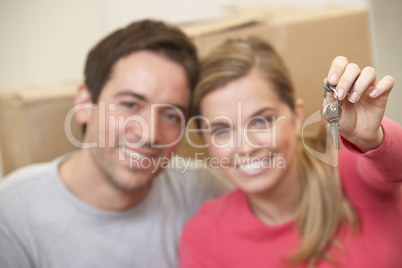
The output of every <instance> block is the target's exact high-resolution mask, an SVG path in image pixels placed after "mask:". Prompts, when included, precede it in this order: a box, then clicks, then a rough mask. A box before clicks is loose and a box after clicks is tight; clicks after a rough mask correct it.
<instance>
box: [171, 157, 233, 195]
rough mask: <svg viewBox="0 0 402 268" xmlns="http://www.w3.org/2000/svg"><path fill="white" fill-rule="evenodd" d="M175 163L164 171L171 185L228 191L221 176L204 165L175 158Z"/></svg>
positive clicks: (190, 160) (227, 184)
mask: <svg viewBox="0 0 402 268" xmlns="http://www.w3.org/2000/svg"><path fill="white" fill-rule="evenodd" d="M175 161H176V162H172V163H171V165H170V166H169V167H168V168H166V169H165V170H164V173H165V174H166V177H167V179H168V180H170V181H171V183H174V184H178V185H181V186H184V187H196V188H197V189H198V190H203V189H205V188H207V189H209V190H211V189H212V188H215V187H216V188H218V189H223V191H224V192H226V190H224V189H230V187H231V186H230V184H229V183H228V182H227V181H226V180H225V179H224V178H222V176H221V175H220V174H219V173H218V172H217V171H216V170H214V169H212V168H210V167H208V166H207V164H205V163H200V162H195V161H194V160H192V159H190V158H176V160H175Z"/></svg>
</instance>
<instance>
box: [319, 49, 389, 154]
mask: <svg viewBox="0 0 402 268" xmlns="http://www.w3.org/2000/svg"><path fill="white" fill-rule="evenodd" d="M355 80H356V82H355V84H354V86H353V89H352V91H351V92H350V93H348V90H349V88H350V87H351V85H352V84H353V82H354V81H355ZM326 81H328V82H329V83H330V84H331V85H336V91H337V95H338V99H339V105H340V106H341V107H342V112H343V115H342V118H341V120H340V121H339V134H340V135H342V137H344V138H345V139H347V140H348V141H349V142H351V143H353V144H354V145H355V146H357V147H358V148H359V149H360V150H361V151H362V152H366V151H368V150H372V149H375V148H377V147H378V146H380V145H381V142H382V140H383V137H384V134H383V131H382V129H381V121H382V119H383V116H384V112H385V107H386V105H387V100H388V96H389V93H390V92H391V89H392V88H393V86H394V79H393V78H392V77H391V76H389V75H387V76H385V77H384V78H382V79H381V80H380V81H378V82H377V83H376V71H375V69H374V68H372V67H365V68H364V69H363V70H360V68H359V66H357V65H356V64H354V63H349V62H348V60H347V59H346V58H345V57H342V56H339V57H336V58H335V59H334V60H333V61H332V64H331V68H330V69H329V72H328V77H327V78H326V79H325V82H326ZM328 95H330V94H328ZM328 101H333V99H331V100H330V99H329V98H328Z"/></svg>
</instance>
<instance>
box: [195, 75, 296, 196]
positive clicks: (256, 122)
mask: <svg viewBox="0 0 402 268" xmlns="http://www.w3.org/2000/svg"><path fill="white" fill-rule="evenodd" d="M200 110H201V115H202V116H204V119H203V120H202V121H201V128H203V132H202V135H203V139H204V142H205V143H207V144H209V147H208V151H209V154H210V158H211V159H210V160H211V163H214V167H217V166H218V165H219V167H220V169H219V170H220V172H221V173H222V174H223V175H224V176H225V177H226V178H227V179H229V180H230V181H232V182H233V183H234V184H235V185H236V186H237V187H239V188H241V189H243V190H244V191H245V192H246V193H250V194H252V193H261V192H267V191H268V192H272V191H279V193H285V192H287V190H286V189H288V187H292V186H293V185H292V184H296V183H294V182H295V180H297V161H296V141H297V136H298V133H299V129H300V123H301V119H302V118H301V115H302V112H303V105H302V104H301V103H298V104H296V109H295V111H292V110H291V108H290V107H289V106H288V105H287V104H286V103H284V102H283V101H281V100H280V99H279V97H278V96H277V94H276V93H275V91H274V89H273V87H272V85H271V84H270V83H267V81H266V80H264V79H263V78H262V77H260V76H259V75H258V73H257V72H251V73H250V74H249V75H247V76H245V77H242V78H240V79H237V80H234V81H232V82H230V83H229V84H227V85H225V86H223V87H220V88H217V89H215V90H213V91H212V92H210V93H208V94H207V95H206V96H205V97H204V98H203V99H202V100H201V103H200ZM212 161H213V162H212ZM217 163H219V164H217ZM293 187H294V186H293Z"/></svg>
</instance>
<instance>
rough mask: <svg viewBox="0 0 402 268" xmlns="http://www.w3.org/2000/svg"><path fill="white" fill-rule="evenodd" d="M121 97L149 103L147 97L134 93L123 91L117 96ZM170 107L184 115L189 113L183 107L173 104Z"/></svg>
mask: <svg viewBox="0 0 402 268" xmlns="http://www.w3.org/2000/svg"><path fill="white" fill-rule="evenodd" d="M120 96H130V97H134V98H136V99H139V100H141V101H145V102H147V101H148V100H147V98H146V97H145V96H143V95H141V94H137V93H135V92H132V91H123V92H119V93H117V94H116V97H120ZM155 104H157V103H155ZM158 104H159V103H158ZM168 105H169V106H170V108H171V109H174V108H177V109H179V110H180V111H181V112H182V113H183V114H184V115H186V113H187V109H186V108H185V107H183V106H181V105H177V104H171V103H169V104H168Z"/></svg>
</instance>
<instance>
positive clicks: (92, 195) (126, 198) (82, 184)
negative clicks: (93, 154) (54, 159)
mask: <svg viewBox="0 0 402 268" xmlns="http://www.w3.org/2000/svg"><path fill="white" fill-rule="evenodd" d="M85 157H86V156H85V153H84V152H83V151H82V150H81V151H80V152H79V153H77V154H76V155H74V156H73V157H71V158H69V159H67V160H66V161H65V162H63V163H62V164H61V165H60V166H59V174H60V177H61V179H62V180H63V182H64V184H65V185H66V186H67V188H69V190H70V191H71V192H72V193H73V194H74V195H75V196H77V197H78V198H79V199H81V200H82V201H84V202H85V203H87V204H89V205H91V206H93V207H96V208H99V209H103V210H126V209H129V208H132V207H134V206H136V205H138V204H139V203H140V202H141V201H142V200H143V199H144V198H145V197H146V195H147V193H148V191H149V188H150V186H149V185H148V186H147V187H144V188H141V189H137V190H133V191H126V190H121V189H118V188H117V187H116V186H114V185H112V184H111V183H110V182H109V181H108V180H107V179H106V178H104V175H103V174H102V173H101V172H98V171H97V169H96V168H94V167H92V166H88V161H82V160H83V159H82V158H85ZM84 163H85V164H84Z"/></svg>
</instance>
